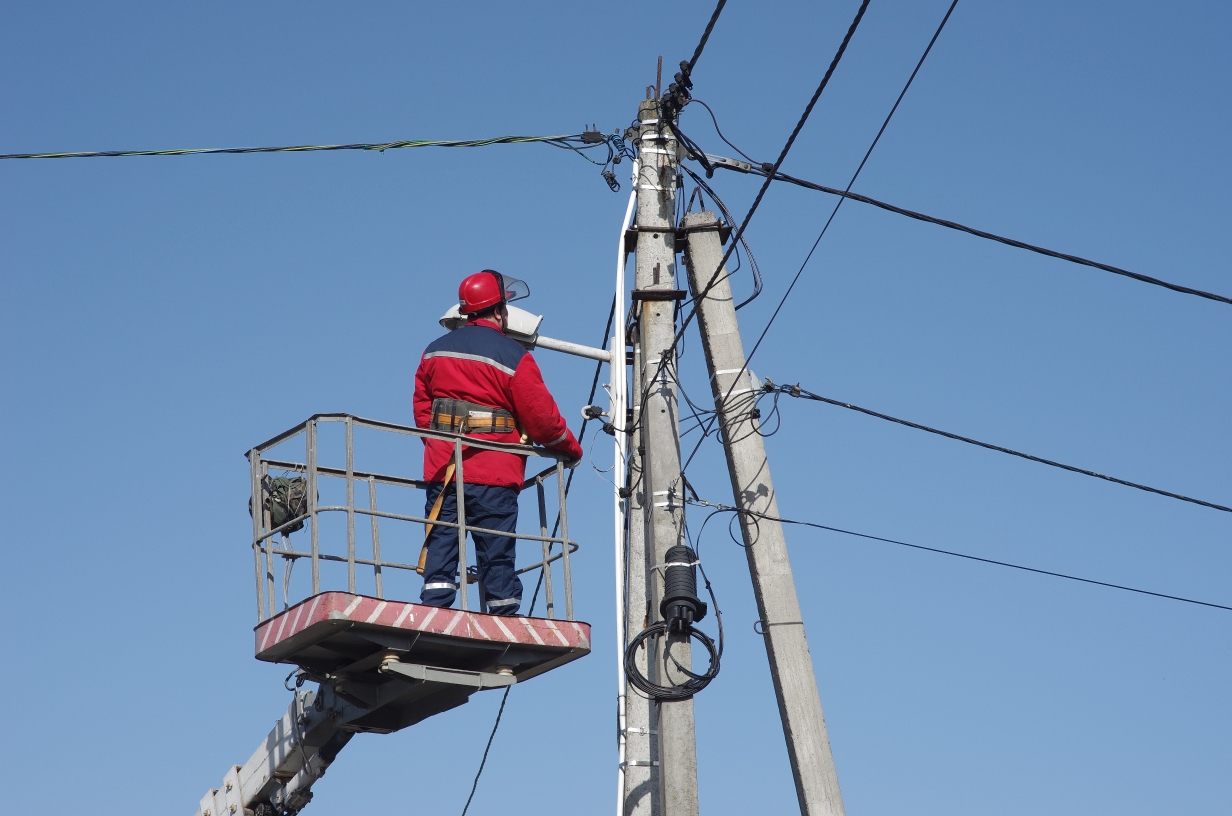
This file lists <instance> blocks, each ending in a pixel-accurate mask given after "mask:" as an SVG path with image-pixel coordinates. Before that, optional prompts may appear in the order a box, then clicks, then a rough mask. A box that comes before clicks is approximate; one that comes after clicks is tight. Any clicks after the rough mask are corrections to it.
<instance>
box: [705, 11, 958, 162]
mask: <svg viewBox="0 0 1232 816" xmlns="http://www.w3.org/2000/svg"><path fill="white" fill-rule="evenodd" d="M955 2H957V0H955ZM694 102H696V103H697V104H699V105H701V106H702V107H703V108H705V109H706V112H707V113H709V114H710V121H711V122H713V123H714V132H715V133H717V134H719V138H720V139H722V140H723V144H725V145H727V146H728V147H730V148H731V149H732V150H734V151H736V152H737V153H739V154H740V155H741V156H743V157H744V159H745V161H747V162H749V163H750V164H758V165H760V164H761V162H759V161H757V159H753V158H750V157H749V154H748V153H745V152H744V151H743V150H741V149H740V148H738V147H736V146H735V145H734V144H732V143H731V140H729V139H728V138H727V137H726V136H724V135H723V131H722V130H720V129H719V118H718V117H717V116H715V115H714V110H712V109H711V107H710V106H709V105H707V104H706V103H705V102H703V101H702V100H700V99H698V98H696V97H694V98H693V99H690V100H689V104H690V105H691V104H693V103H694Z"/></svg>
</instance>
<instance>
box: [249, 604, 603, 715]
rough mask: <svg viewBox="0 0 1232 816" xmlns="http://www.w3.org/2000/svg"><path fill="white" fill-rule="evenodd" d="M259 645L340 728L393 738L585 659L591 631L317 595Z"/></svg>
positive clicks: (259, 637)
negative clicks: (293, 669)
mask: <svg viewBox="0 0 1232 816" xmlns="http://www.w3.org/2000/svg"><path fill="white" fill-rule="evenodd" d="M256 647H257V659H258V660H264V661H267V662H270V663H293V664H295V665H297V666H299V667H300V668H301V669H303V670H304V671H305V672H306V674H307V675H308V676H309V677H310V678H311V679H314V680H317V681H318V682H320V683H321V684H322V686H321V694H320V695H319V697H318V705H321V706H324V707H327V708H329V707H332V708H333V709H335V710H336V712H337V724H338V726H339V727H340V728H342V729H344V730H347V731H367V732H376V733H389V732H392V731H397V730H399V729H402V728H406V727H407V726H409V725H414V724H415V723H417V722H420V721H421V720H424V719H426V718H428V717H431V716H434V715H436V714H439V713H441V712H443V711H448V710H449V709H451V708H455V707H457V706H459V705H462V704H463V703H465V702H466V701H467V700H468V699H469V698H470V696H471V695H472V694H474V693H475V692H477V691H480V690H482V689H493V688H504V687H507V686H510V685H513V684H514V683H520V682H523V681H525V680H529V679H530V678H532V677H535V676H537V675H540V674H543V673H544V672H547V671H550V670H552V669H555V668H557V667H558V666H563V665H564V664H566V663H570V662H572V661H574V660H577V659H578V658H579V657H584V656H585V655H587V654H589V653H590V625H589V624H586V623H581V622H578V621H560V620H549V619H547V618H527V617H516V616H510V617H505V616H500V615H487V614H483V613H480V612H464V611H462V610H460V609H442V608H439V607H435V606H423V605H422V604H415V603H407V602H404V601H387V600H381V599H380V598H370V597H368V596H366V595H352V594H350V593H347V592H322V593H321V594H319V595H314V596H313V597H311V598H308V599H306V600H304V601H302V602H300V603H298V604H296V605H295V606H293V607H291V608H290V609H287V610H286V611H285V612H283V613H281V614H279V615H276V616H274V617H272V618H270V619H269V620H267V621H264V622H263V623H261V624H260V625H259V626H257V628H256ZM334 698H337V701H336V702H335V701H334Z"/></svg>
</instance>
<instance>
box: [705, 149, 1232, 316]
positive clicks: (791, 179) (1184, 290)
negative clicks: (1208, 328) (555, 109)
mask: <svg viewBox="0 0 1232 816" xmlns="http://www.w3.org/2000/svg"><path fill="white" fill-rule="evenodd" d="M738 164H739V166H736V165H732V164H726V163H716V164H714V166H715V167H723V168H726V169H728V170H734V171H736V172H738V173H748V174H751V175H758V176H765V175H766V173H767V172H768V171H766V170H763V169H761V168H759V167H752V166H746V165H744V164H743V162H741V163H738ZM774 178H775V179H777V180H779V181H786V182H788V183H789V184H795V185H797V186H799V187H804V188H807V189H809V190H817V191H819V192H822V193H829V194H830V195H836V196H842V197H843V198H850V199H851V200H852V201H859V202H860V203H862V204H870V205H872V206H874V207H878V208H880V209H883V210H886V211H887V212H892V213H897V214H898V215H905V216H907V217H908V218H914V219H915V220H917V221H923V222H925V223H927V224H937V225H939V226H942V227H947V228H949V229H952V230H958V231H959V232H965V233H967V234H969V235H974V236H976V237H977V238H987V239H988V240H990V241H996V242H997V243H1000V244H1005V245H1006V246H1012V247H1016V248H1018V249H1025V250H1027V251H1028V252H1035V253H1038V254H1040V255H1046V256H1048V257H1049V258H1058V259H1060V260H1062V261H1069V262H1070V263H1075V264H1079V265H1080V266H1089V267H1092V268H1094V269H1101V270H1103V271H1104V272H1111V273H1112V274H1114V275H1122V276H1124V277H1127V278H1133V279H1134V280H1136V281H1141V282H1143V283H1149V284H1152V285H1154V286H1162V287H1163V288H1165V289H1171V290H1172V291H1173V292H1180V293H1181V294H1184V295H1195V296H1197V297H1200V298H1206V299H1207V300H1215V301H1218V302H1220V303H1228V304H1232V298H1230V297H1225V296H1224V295H1217V294H1215V293H1213V292H1207V291H1204V290H1202V289H1193V288H1191V287H1189V286H1181V285H1180V284H1177V283H1170V282H1168V281H1165V280H1160V279H1159V278H1153V277H1151V276H1150V275H1143V274H1141V273H1138V272H1131V271H1130V270H1128V269H1122V268H1121V267H1119V266H1112V265H1111V264H1106V263H1100V262H1099V261H1092V260H1090V259H1089V258H1083V257H1081V256H1078V255H1070V254H1068V253H1065V252H1057V251H1056V250H1054V249H1048V248H1046V247H1042V246H1037V245H1035V244H1028V243H1027V242H1025V241H1019V240H1017V239H1014V238H1006V237H1005V236H1004V235H996V234H995V233H991V232H985V231H984V230H979V229H976V228H975V227H968V226H966V225H965V224H959V223H958V222H957V221H947V220H946V219H944V218H937V217H936V216H932V215H925V214H924V213H921V212H916V211H915V210H908V209H907V208H905V207H898V206H896V205H894V204H889V203H887V202H885V201H878V200H877V199H875V198H870V197H869V196H865V195H860V194H859V193H853V192H850V191H847V190H838V189H835V188H834V187H827V186H825V185H824V184H817V183H815V182H811V181H805V180H804V179H799V178H796V177H795V176H789V175H787V174H786V173H780V172H777V171H776V172H775V173H774Z"/></svg>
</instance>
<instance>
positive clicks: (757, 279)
mask: <svg viewBox="0 0 1232 816" xmlns="http://www.w3.org/2000/svg"><path fill="white" fill-rule="evenodd" d="M695 101H699V102H700V101H701V100H695ZM703 104H704V103H703ZM707 110H709V108H707ZM716 129H717V128H716ZM680 169H681V170H683V171H684V172H686V173H688V174H689V178H691V179H693V182H694V183H695V184H696V185H697V186H698V187H700V188H701V189H702V190H705V191H706V194H707V195H709V196H710V198H711V199H712V200H713V201H714V203H715V204H716V205H717V206H718V208H719V211H720V212H721V213H723V218H725V219H726V220H727V223H728V224H734V223H736V219H735V218H732V214H731V211H730V210H728V209H727V205H726V204H724V203H723V199H721V198H719V195H718V193H716V192H715V191H714V190H712V189H711V188H710V185H709V184H707V183H706V180H705V179H703V178H702V177H701V176H699V175H697V174H696V173H694V172H693V171H692V170H691V169H689V168H688V167H687V166H685V165H683V164H682V165H680ZM740 245H741V246H743V247H744V254H745V255H748V256H749V269H750V270H751V271H752V273H753V294H751V295H749V296H748V297H747V298H745V299H744V300H742V301H740V302H739V303H737V304H736V311H740V310H741V309H743V308H744V307H745V306H748V305H749V304H750V303H752V302H753V301H754V300H756V299H757V298H758V297H759V296H760V295H761V290H762V285H763V281H762V274H761V267H760V266H758V264H757V259H756V258H754V257H753V250H752V249H751V248H750V247H749V242H748V239H746V238H745V237H744V236H743V235H742V236H740ZM739 257H740V256H739V255H738V254H737V255H736V259H737V261H739ZM738 269H739V266H737V267H736V269H733V270H731V272H730V274H731V275H734V274H735V273H736V271H737V270H738Z"/></svg>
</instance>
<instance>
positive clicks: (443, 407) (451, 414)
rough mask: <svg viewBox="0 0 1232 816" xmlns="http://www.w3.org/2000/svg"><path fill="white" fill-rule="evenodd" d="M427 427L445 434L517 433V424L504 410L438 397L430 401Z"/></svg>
mask: <svg viewBox="0 0 1232 816" xmlns="http://www.w3.org/2000/svg"><path fill="white" fill-rule="evenodd" d="M428 427H429V428H431V429H432V430H434V431H445V432H446V433H460V434H468V433H510V432H513V431H518V422H517V420H516V419H514V418H513V414H511V413H509V412H508V411H506V410H505V409H504V408H493V407H491V406H488V405H479V404H477V403H474V402H467V401H466V400H459V399H446V398H444V397H438V398H437V399H434V400H432V422H431V423H430V424H429V426H428Z"/></svg>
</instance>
